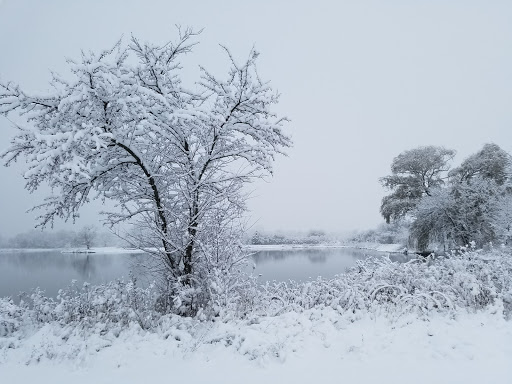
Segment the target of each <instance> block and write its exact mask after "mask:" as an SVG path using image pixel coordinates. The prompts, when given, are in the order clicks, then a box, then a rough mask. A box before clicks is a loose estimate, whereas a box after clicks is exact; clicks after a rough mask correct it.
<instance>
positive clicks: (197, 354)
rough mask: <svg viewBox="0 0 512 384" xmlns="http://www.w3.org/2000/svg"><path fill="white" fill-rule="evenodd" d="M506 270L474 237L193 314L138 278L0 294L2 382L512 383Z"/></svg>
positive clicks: (506, 261)
mask: <svg viewBox="0 0 512 384" xmlns="http://www.w3.org/2000/svg"><path fill="white" fill-rule="evenodd" d="M511 276H512V259H511V254H510V250H508V249H498V250H493V251H492V252H480V251H473V250H469V251H467V252H466V251H464V252H463V253H461V254H457V255H456V254H454V255H452V256H451V257H450V258H447V259H443V258H441V259H439V260H427V261H426V262H421V261H417V260H416V261H411V262H409V263H402V264H401V263H394V262H391V261H390V260H389V259H386V258H380V259H379V258H375V259H365V260H361V261H359V262H358V265H357V267H354V268H353V269H352V270H351V271H349V272H347V274H344V275H340V276H338V277H336V278H334V279H330V280H325V279H318V280H316V281H311V282H307V283H291V282H290V283H276V284H267V285H266V286H265V287H263V288H262V289H261V290H251V289H252V288H251V286H250V285H247V288H245V289H247V290H246V291H238V293H237V292H234V295H233V296H229V295H228V293H227V291H225V292H224V293H222V297H223V298H224V299H225V303H224V304H223V305H224V306H225V307H223V308H221V309H220V312H218V314H217V315H213V316H197V317H196V318H189V317H180V316H178V315H176V314H172V313H168V314H165V315H162V314H161V313H159V312H158V311H157V310H156V309H155V307H154V305H155V302H154V296H152V295H153V293H152V291H151V290H149V289H140V288H136V287H135V286H132V285H130V284H131V283H129V282H127V283H120V282H117V283H112V284H110V285H105V286H98V287H96V288H94V287H85V288H84V290H82V291H80V292H77V293H73V292H72V291H69V292H63V293H62V294H61V295H60V299H59V300H60V301H54V300H53V299H51V298H45V297H44V296H41V295H40V294H38V293H37V292H36V293H34V295H33V296H32V301H33V306H31V307H23V306H21V305H19V306H18V305H16V304H14V303H13V302H11V301H9V300H7V299H0V383H2V384H3V383H4V382H5V383H32V382H37V383H52V384H56V383H74V384H75V383H76V384H80V383H140V382H144V381H146V382H147V381H149V380H151V381H153V380H155V381H162V382H187V383H223V384H224V383H247V384H251V383H258V384H261V383H263V382H268V383H316V382H322V383H340V382H348V383H361V384H367V383H378V384H381V383H393V384H397V383H415V384H416V383H420V384H421V383H425V384H426V383H429V384H430V383H447V384H448V383H449V384H453V383H461V384H462V383H464V384H471V383H478V384H481V383H492V384H501V383H503V384H505V383H507V384H509V383H511V382H512V363H511V361H512V321H511V319H510V318H511V314H512V284H511V282H512V279H511ZM242 293H243V294H245V295H246V296H240V294H242ZM216 297H217V296H216ZM219 297H220V296H218V297H217V299H218V298H219ZM217 299H215V300H217ZM219 303H220V302H219ZM218 305H220V304H218ZM211 310H214V308H212V309H211ZM211 313H214V312H211ZM141 326H144V327H145V328H144V330H143V329H142V328H141Z"/></svg>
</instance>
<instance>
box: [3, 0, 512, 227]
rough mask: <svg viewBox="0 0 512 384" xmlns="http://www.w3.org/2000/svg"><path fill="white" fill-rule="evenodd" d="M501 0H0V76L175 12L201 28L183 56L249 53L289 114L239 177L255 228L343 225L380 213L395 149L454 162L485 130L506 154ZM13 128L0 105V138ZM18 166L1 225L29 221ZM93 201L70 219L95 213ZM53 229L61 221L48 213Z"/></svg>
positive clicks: (19, 77)
mask: <svg viewBox="0 0 512 384" xmlns="http://www.w3.org/2000/svg"><path fill="white" fill-rule="evenodd" d="M511 21H512V2H511V1H502V2H498V1H479V2H476V1H475V2H473V1H467V0H464V1H444V0H440V1H413V0H408V1H406V0H403V1H374V2H372V1H363V0H360V1H339V0H338V1H321V0H316V1H311V2H303V1H291V0H289V1H277V0H273V1H264V0H259V1H251V2H245V1H241V0H238V1H179V2H178V1H149V0H146V1H129V0H119V1H106V0H104V1H91V0H89V1H80V2H79V1H69V0H60V1H52V0H45V1H35V0H34V1H27V0H3V1H2V0H0V77H1V78H2V80H4V81H6V80H13V81H15V82H18V83H20V84H21V85H22V86H23V87H24V88H25V89H27V90H29V91H37V92H44V91H45V90H47V89H48V80H49V78H50V75H49V71H50V69H51V70H55V71H57V72H63V73H65V68H66V64H65V58H66V57H70V58H78V57H79V55H80V50H81V49H84V50H89V49H92V50H99V49H103V48H108V47H109V46H111V45H112V44H113V43H114V42H115V41H116V40H117V39H119V37H120V36H121V35H124V36H125V37H129V36H130V34H131V33H133V34H135V35H136V36H138V37H140V38H141V39H142V40H149V41H152V42H165V41H167V40H168V39H173V38H175V37H176V30H175V28H174V25H175V24H181V25H183V26H192V27H194V28H197V29H200V28H204V32H203V33H202V35H201V36H200V38H199V40H200V45H198V46H197V47H196V49H195V53H194V54H193V55H192V56H190V57H188V58H187V60H186V62H184V63H183V64H184V65H185V66H186V70H185V76H186V77H187V79H189V80H190V79H193V78H194V76H195V75H197V72H198V71H197V66H198V65H199V64H201V65H204V66H205V67H206V68H210V69H212V71H213V72H214V73H216V74H222V73H223V71H225V70H227V67H228V62H227V60H226V57H225V55H224V54H223V52H222V50H221V49H220V48H219V46H218V44H219V43H222V44H225V45H227V46H228V47H229V48H230V49H231V51H232V53H233V54H234V56H235V57H238V58H240V59H243V58H245V57H247V54H248V52H249V50H250V49H251V47H252V46H253V45H255V46H256V49H257V50H258V51H260V52H261V56H260V59H259V70H260V74H261V76H262V77H263V79H265V80H271V82H272V84H273V86H274V87H275V88H277V89H278V90H279V91H280V92H281V94H282V98H281V103H280V105H279V107H278V112H279V113H280V114H282V115H286V116H288V117H289V118H290V119H291V123H290V124H289V125H288V127H287V129H288V132H289V133H290V134H291V135H292V137H293V139H294V143H295V145H294V147H293V148H291V149H290V150H289V151H288V154H289V156H288V157H286V158H284V157H282V158H278V159H277V162H276V164H275V174H274V177H273V178H272V179H269V180H268V182H258V183H255V184H254V185H253V186H252V189H253V190H254V192H253V198H252V199H251V201H250V203H249V207H250V209H251V222H252V223H255V227H259V228H265V229H268V230H276V229H283V230H286V229H288V230H307V229H310V228H321V229H325V230H329V231H346V230H350V229H357V228H369V227H373V226H375V225H377V224H379V223H380V222H382V219H381V217H380V216H379V206H380V200H381V198H382V196H383V195H384V194H385V191H384V190H383V189H382V187H381V186H380V184H379V182H378V179H379V177H381V176H384V175H386V174H388V173H389V167H390V164H391V161H392V160H393V158H394V157H395V156H397V155H398V154H399V153H400V152H402V151H404V150H407V149H411V148H414V147H417V146H421V145H443V146H445V147H448V148H452V149H455V150H457V153H458V155H457V157H456V159H455V162H456V163H458V162H460V161H461V160H463V159H464V158H465V157H466V156H468V155H469V154H471V153H473V152H476V151H477V150H479V149H480V147H481V146H482V145H483V144H484V143H487V142H494V143H496V144H498V145H500V146H501V147H502V148H504V149H505V150H507V151H509V152H512V104H511V102H512V22H511ZM13 133H14V129H13V128H12V127H11V124H10V123H9V121H8V120H6V119H5V118H4V117H0V148H1V149H2V150H3V149H5V148H6V147H7V146H8V143H9V139H10V137H11V136H12V135H13ZM22 170H23V164H20V165H17V166H15V167H11V168H5V167H2V168H0V186H1V187H0V215H1V219H0V235H3V236H11V235H13V234H15V233H17V232H21V231H25V230H27V229H30V228H31V227H33V226H34V223H35V221H34V216H35V215H34V214H33V213H25V210H26V209H28V208H30V207H31V206H33V205H35V204H37V203H38V202H40V201H41V200H42V199H43V197H44V196H45V194H46V193H48V191H47V190H43V191H41V192H38V193H34V194H33V195H29V194H28V193H27V192H26V191H25V190H24V182H23V178H22V176H21V174H22ZM99 210H101V207H100V206H99V204H95V205H92V206H91V207H88V208H86V209H84V210H83V213H82V218H81V219H80V220H79V222H78V223H77V225H78V226H81V225H84V224H89V223H94V222H97V220H98V219H97V214H96V212H98V211H99ZM58 227H59V228H63V227H65V225H64V224H60V223H59V225H58Z"/></svg>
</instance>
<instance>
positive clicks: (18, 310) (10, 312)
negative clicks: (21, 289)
mask: <svg viewBox="0 0 512 384" xmlns="http://www.w3.org/2000/svg"><path fill="white" fill-rule="evenodd" d="M23 314H24V310H23V308H22V307H20V306H18V305H15V304H14V302H13V301H12V299H10V298H6V299H0V337H6V336H9V335H10V334H12V333H13V332H15V331H17V330H18V329H19V328H20V326H21V325H22V323H23Z"/></svg>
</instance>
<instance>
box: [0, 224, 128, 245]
mask: <svg viewBox="0 0 512 384" xmlns="http://www.w3.org/2000/svg"><path fill="white" fill-rule="evenodd" d="M88 235H89V237H90V238H88V239H87V241H90V245H91V246H94V247H113V246H123V245H124V242H123V241H122V240H121V239H119V238H118V237H117V236H116V235H114V234H112V233H110V232H106V231H104V232H96V231H94V234H93V236H91V234H90V232H89V234H88ZM84 246H86V244H85V239H84V229H81V230H78V231H70V230H60V231H40V230H35V229H34V230H30V231H27V232H23V233H19V234H17V235H15V236H13V237H10V238H7V237H5V236H1V235H0V248H78V247H84Z"/></svg>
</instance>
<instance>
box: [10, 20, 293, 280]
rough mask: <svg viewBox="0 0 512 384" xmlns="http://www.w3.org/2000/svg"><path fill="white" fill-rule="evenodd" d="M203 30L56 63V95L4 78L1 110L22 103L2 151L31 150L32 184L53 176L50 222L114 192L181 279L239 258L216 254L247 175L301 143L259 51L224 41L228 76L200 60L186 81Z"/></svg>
mask: <svg viewBox="0 0 512 384" xmlns="http://www.w3.org/2000/svg"><path fill="white" fill-rule="evenodd" d="M196 37H197V33H196V32H194V31H193V30H191V29H186V30H181V29H180V30H179V37H178V39H177V40H176V41H169V42H167V43H165V44H163V45H156V44H150V43H142V42H141V41H140V40H139V39H137V38H136V37H132V38H131V40H130V41H129V44H127V45H125V44H123V43H122V41H119V42H118V43H117V44H115V46H114V47H113V48H111V49H108V50H105V51H102V52H99V53H94V52H91V53H83V54H82V58H81V60H79V61H73V60H68V64H69V67H70V70H71V75H72V76H71V77H70V78H64V77H61V76H59V75H57V74H53V79H52V81H51V85H52V88H53V91H52V92H50V93H48V94H47V95H32V94H29V93H28V92H25V91H24V90H22V89H21V88H20V87H19V86H18V85H16V84H13V83H3V84H0V113H4V114H10V113H14V112H18V113H19V114H20V115H21V116H22V117H24V119H25V121H26V123H27V124H26V125H24V126H18V127H17V128H18V133H17V134H16V136H15V137H14V138H13V140H12V142H11V146H10V147H9V148H8V149H7V151H6V152H5V153H3V155H2V157H3V158H4V160H5V163H6V165H10V164H11V163H12V162H14V161H16V160H17V159H19V158H20V157H23V158H24V159H26V162H27V167H28V169H27V171H26V172H25V174H24V177H25V179H26V181H27V182H26V188H27V189H28V190H29V191H34V190H36V189H37V188H38V187H39V186H40V185H41V184H42V183H47V184H49V185H50V187H51V188H52V190H53V191H54V193H53V194H52V195H51V196H49V197H48V198H47V199H46V200H45V202H44V203H43V204H41V205H40V206H38V208H40V209H41V210H42V214H41V215H40V217H39V225H41V226H45V225H51V224H52V223H53V221H54V219H55V218H56V217H60V218H63V219H65V220H68V219H74V218H75V217H77V216H78V214H79V209H80V208H81V207H82V206H83V205H84V204H85V203H87V202H88V201H89V200H90V199H96V198H100V199H110V200H113V201H114V202H116V203H117V207H118V208H119V209H118V210H117V211H115V212H110V213H108V214H107V215H106V221H107V223H108V224H110V225H115V224H117V223H120V222H125V221H129V222H131V223H135V224H136V227H137V228H138V231H137V232H136V233H137V235H133V236H132V237H131V240H132V241H133V242H134V243H135V244H137V246H139V247H142V248H145V249H153V251H152V252H153V253H154V254H155V255H156V256H158V257H159V260H160V261H162V262H163V263H164V266H165V270H166V271H167V273H168V275H169V278H170V279H171V281H173V282H176V284H177V286H180V284H181V285H186V286H189V287H190V286H195V285H198V284H200V282H202V281H204V280H205V274H207V273H209V272H208V271H211V270H212V269H215V268H217V267H218V268H231V266H232V264H229V263H227V262H226V263H227V264H226V263H224V264H222V263H221V261H222V260H224V261H226V260H225V259H222V258H221V259H222V260H220V259H219V257H216V258H214V257H213V255H217V256H218V255H219V254H220V253H219V252H220V251H221V249H220V248H222V246H221V245H220V244H221V243H223V242H224V243H223V244H224V245H223V246H224V247H226V246H227V245H226V243H225V241H226V239H229V240H230V241H231V242H233V238H232V236H233V233H234V232H233V231H234V229H233V227H232V223H233V220H235V219H236V218H238V217H240V215H241V212H242V211H243V210H244V208H245V201H244V198H243V194H242V187H243V185H244V184H245V183H246V182H248V181H250V180H251V179H252V178H254V177H258V176H260V175H262V174H265V173H266V174H271V173H272V163H273V161H274V159H275V157H276V155H278V154H284V150H285V149H286V148H287V147H290V146H291V140H290V138H289V137H288V136H287V135H286V134H285V133H284V132H283V125H284V123H285V122H286V121H287V119H286V118H283V117H279V116H277V115H276V113H275V112H273V107H274V106H275V105H276V104H277V103H278V100H279V95H278V94H277V93H276V92H275V91H273V89H272V88H271V87H270V85H269V83H268V82H264V81H262V80H261V78H260V77H259V75H258V73H257V70H256V61H257V58H258V53H257V52H256V51H254V50H252V51H251V52H250V53H249V56H248V58H247V59H246V60H245V61H243V62H242V63H237V62H236V60H235V59H234V58H233V56H232V55H231V53H230V52H229V51H228V50H227V49H226V48H224V47H223V51H224V52H225V53H226V54H227V55H226V56H227V58H228V60H229V63H230V67H229V70H228V72H227V76H225V77H224V78H219V77H217V76H215V75H213V74H212V73H210V72H208V71H207V70H206V69H205V68H204V67H200V68H201V77H200V79H199V81H198V82H197V83H196V84H195V85H194V86H193V87H190V88H187V87H186V86H185V85H184V84H183V83H182V80H181V76H180V68H181V65H180V62H179V60H180V58H181V57H182V56H183V55H185V54H189V53H190V52H191V51H192V48H193V46H194V45H195V44H196V42H195V41H194V39H195V38H196ZM134 233H135V232H134ZM224 251H226V249H224ZM225 254H226V252H224V255H225ZM223 257H224V256H223ZM225 257H227V256H225ZM235 259H236V260H238V258H235ZM230 260H231V259H230ZM212 263H213V264H212ZM215 263H217V264H215ZM219 263H221V264H222V266H220V264H219ZM230 263H231V262H230ZM214 267H215V268H214Z"/></svg>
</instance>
